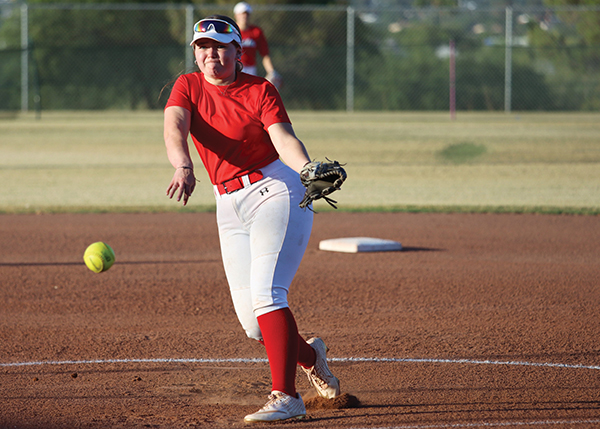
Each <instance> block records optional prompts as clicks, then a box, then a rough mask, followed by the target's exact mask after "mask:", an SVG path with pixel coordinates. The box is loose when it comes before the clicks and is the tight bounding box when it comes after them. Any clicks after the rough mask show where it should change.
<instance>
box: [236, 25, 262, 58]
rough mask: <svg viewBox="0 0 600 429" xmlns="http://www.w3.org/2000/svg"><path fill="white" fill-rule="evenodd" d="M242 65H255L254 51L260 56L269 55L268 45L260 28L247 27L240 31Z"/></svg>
mask: <svg viewBox="0 0 600 429" xmlns="http://www.w3.org/2000/svg"><path fill="white" fill-rule="evenodd" d="M242 50H243V53H242V64H243V65H245V66H254V65H256V51H258V53H259V54H260V55H261V56H263V57H264V56H265V55H269V45H268V44H267V39H266V38H265V35H264V34H263V31H262V30H261V29H260V27H257V26H255V25H249V26H248V27H247V28H246V29H245V30H243V31H242Z"/></svg>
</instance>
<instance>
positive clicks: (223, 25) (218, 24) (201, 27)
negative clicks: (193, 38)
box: [194, 19, 240, 35]
mask: <svg viewBox="0 0 600 429" xmlns="http://www.w3.org/2000/svg"><path fill="white" fill-rule="evenodd" d="M194 31H195V32H196V33H207V32H209V31H216V32H217V33H221V34H232V33H233V34H238V35H239V34H240V33H238V31H237V30H236V29H235V27H234V26H233V25H231V24H230V23H228V22H225V21H220V20H216V19H206V20H202V21H199V22H197V23H196V25H195V26H194Z"/></svg>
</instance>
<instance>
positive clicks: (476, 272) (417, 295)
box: [0, 212, 600, 429]
mask: <svg viewBox="0 0 600 429" xmlns="http://www.w3.org/2000/svg"><path fill="white" fill-rule="evenodd" d="M340 237H375V238H385V239H391V240H396V241H400V242H401V243H402V244H403V246H404V248H403V250H402V251H396V252H373V253H357V254H347V253H337V252H325V251H321V250H319V249H318V244H319V242H320V240H324V239H330V238H340ZM95 241H105V242H106V243H108V244H110V245H111V246H112V248H113V249H114V250H115V253H116V263H115V264H114V266H113V267H112V268H111V269H110V270H109V271H107V272H104V273H101V274H95V273H93V272H91V271H90V270H88V269H87V268H86V266H85V265H84V263H83V259H82V256H83V252H84V250H85V248H86V247H87V246H88V245H89V244H90V243H92V242H95ZM0 242H1V248H0V281H1V285H0V305H1V308H0V428H2V429H4V428H23V429H25V428H45V429H54V428H161V429H162V428H225V427H233V428H236V427H246V426H247V425H245V424H244V422H243V417H244V416H245V415H246V414H248V413H251V412H254V411H256V410H257V409H258V408H260V407H261V406H262V405H263V404H264V403H265V401H266V399H267V395H268V394H269V392H270V374H269V368H268V364H267V363H266V353H265V351H264V349H263V347H262V346H261V345H260V344H258V343H257V342H255V341H253V340H249V339H247V338H246V337H245V335H244V332H243V331H242V329H241V328H240V326H239V324H238V321H237V319H236V317H235V314H234V312H233V307H232V303H231V299H230V297H229V292H228V288H227V284H226V281H225V274H224V272H223V268H222V264H221V260H220V252H219V242H218V237H217V230H216V223H215V215H214V213H164V214H55V215H2V216H0ZM599 243H600V217H595V216H558V215H557V216H554V215H533V214H527V215H518V214H514V215H511V214H498V215H493V214H409V213H345V212H326V213H320V214H317V215H316V216H315V224H314V229H313V235H312V237H311V241H310V243H309V246H308V250H307V252H306V255H305V257H304V260H303V262H302V265H301V267H300V270H299V272H298V274H297V276H296V279H295V281H294V284H293V285H292V289H291V292H290V305H291V308H292V311H293V313H294V315H295V317H296V321H297V323H298V327H299V329H300V332H301V334H302V335H304V336H305V337H306V338H309V337H311V336H320V337H322V338H323V339H324V340H325V342H326V344H327V345H328V346H329V348H330V352H329V355H328V356H329V358H330V359H331V362H330V367H331V369H332V370H333V372H334V374H335V375H336V376H337V377H339V378H340V380H341V386H342V392H343V393H344V394H345V395H344V396H342V397H341V398H338V399H337V400H334V401H332V402H327V401H324V400H321V399H319V398H315V394H314V392H313V391H312V390H311V387H310V385H309V383H308V380H307V379H306V376H305V375H304V373H303V372H302V371H301V370H298V372H297V386H298V390H299V392H300V393H301V394H302V395H303V397H304V399H305V402H306V405H307V410H308V415H307V418H306V419H305V420H304V421H300V422H294V423H279V424H276V425H274V426H275V427H278V428H288V427H289V428H303V429H305V428H306V429H309V428H392V427H393V428H425V427H427V428H432V427H435V428H450V427H490V426H492V427H494V426H502V427H507V426H508V427H511V426H515V427H538V428H539V427H553V428H561V427H565V428H566V427H568V428H574V427H598V426H600V366H599V365H600V317H599V304H600V244H599ZM253 358H256V359H255V360H252V359H253ZM253 426H255V427H266V426H268V425H264V424H255V425H253ZM271 426H273V425H271Z"/></svg>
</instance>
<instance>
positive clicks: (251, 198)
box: [217, 161, 313, 339]
mask: <svg viewBox="0 0 600 429" xmlns="http://www.w3.org/2000/svg"><path fill="white" fill-rule="evenodd" d="M263 173H264V174H265V178H264V179H263V180H261V181H259V182H257V183H255V184H254V185H252V186H250V187H248V188H245V189H242V190H240V191H237V192H235V193H233V194H230V195H226V196H221V197H217V218H218V223H219V236H220V240H221V252H222V256H223V264H224V267H225V273H226V275H227V281H228V283H229V287H230V290H231V297H232V300H233V304H234V307H235V310H236V314H237V316H238V319H239V320H240V323H241V324H242V327H243V328H244V330H245V331H246V334H247V335H248V336H249V337H250V338H255V339H261V338H262V335H261V333H260V328H259V327H258V322H257V321H256V317H258V316H260V315H262V314H266V313H269V312H270V311H274V310H277V309H281V308H286V307H288V303H287V294H288V291H289V287H290V284H291V283H292V280H293V278H294V276H295V274H296V271H297V270H298V267H299V265H300V262H301V261H302V257H303V255H304V251H305V250H306V245H307V244H308V240H309V238H310V232H311V229H312V220H313V213H312V212H311V211H310V210H304V209H301V208H300V207H298V203H299V202H300V201H301V200H302V197H303V195H304V187H303V186H302V184H301V183H300V180H299V178H298V174H297V173H296V172H294V171H293V170H291V169H290V168H289V167H287V166H285V165H284V164H283V163H281V162H280V161H276V162H275V163H273V164H271V165H270V166H268V167H267V168H265V169H263Z"/></svg>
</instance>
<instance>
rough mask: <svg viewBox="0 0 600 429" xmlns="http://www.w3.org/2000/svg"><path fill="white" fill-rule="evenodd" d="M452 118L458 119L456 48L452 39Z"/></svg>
mask: <svg viewBox="0 0 600 429" xmlns="http://www.w3.org/2000/svg"><path fill="white" fill-rule="evenodd" d="M450 119H456V50H455V45H454V39H450Z"/></svg>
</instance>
